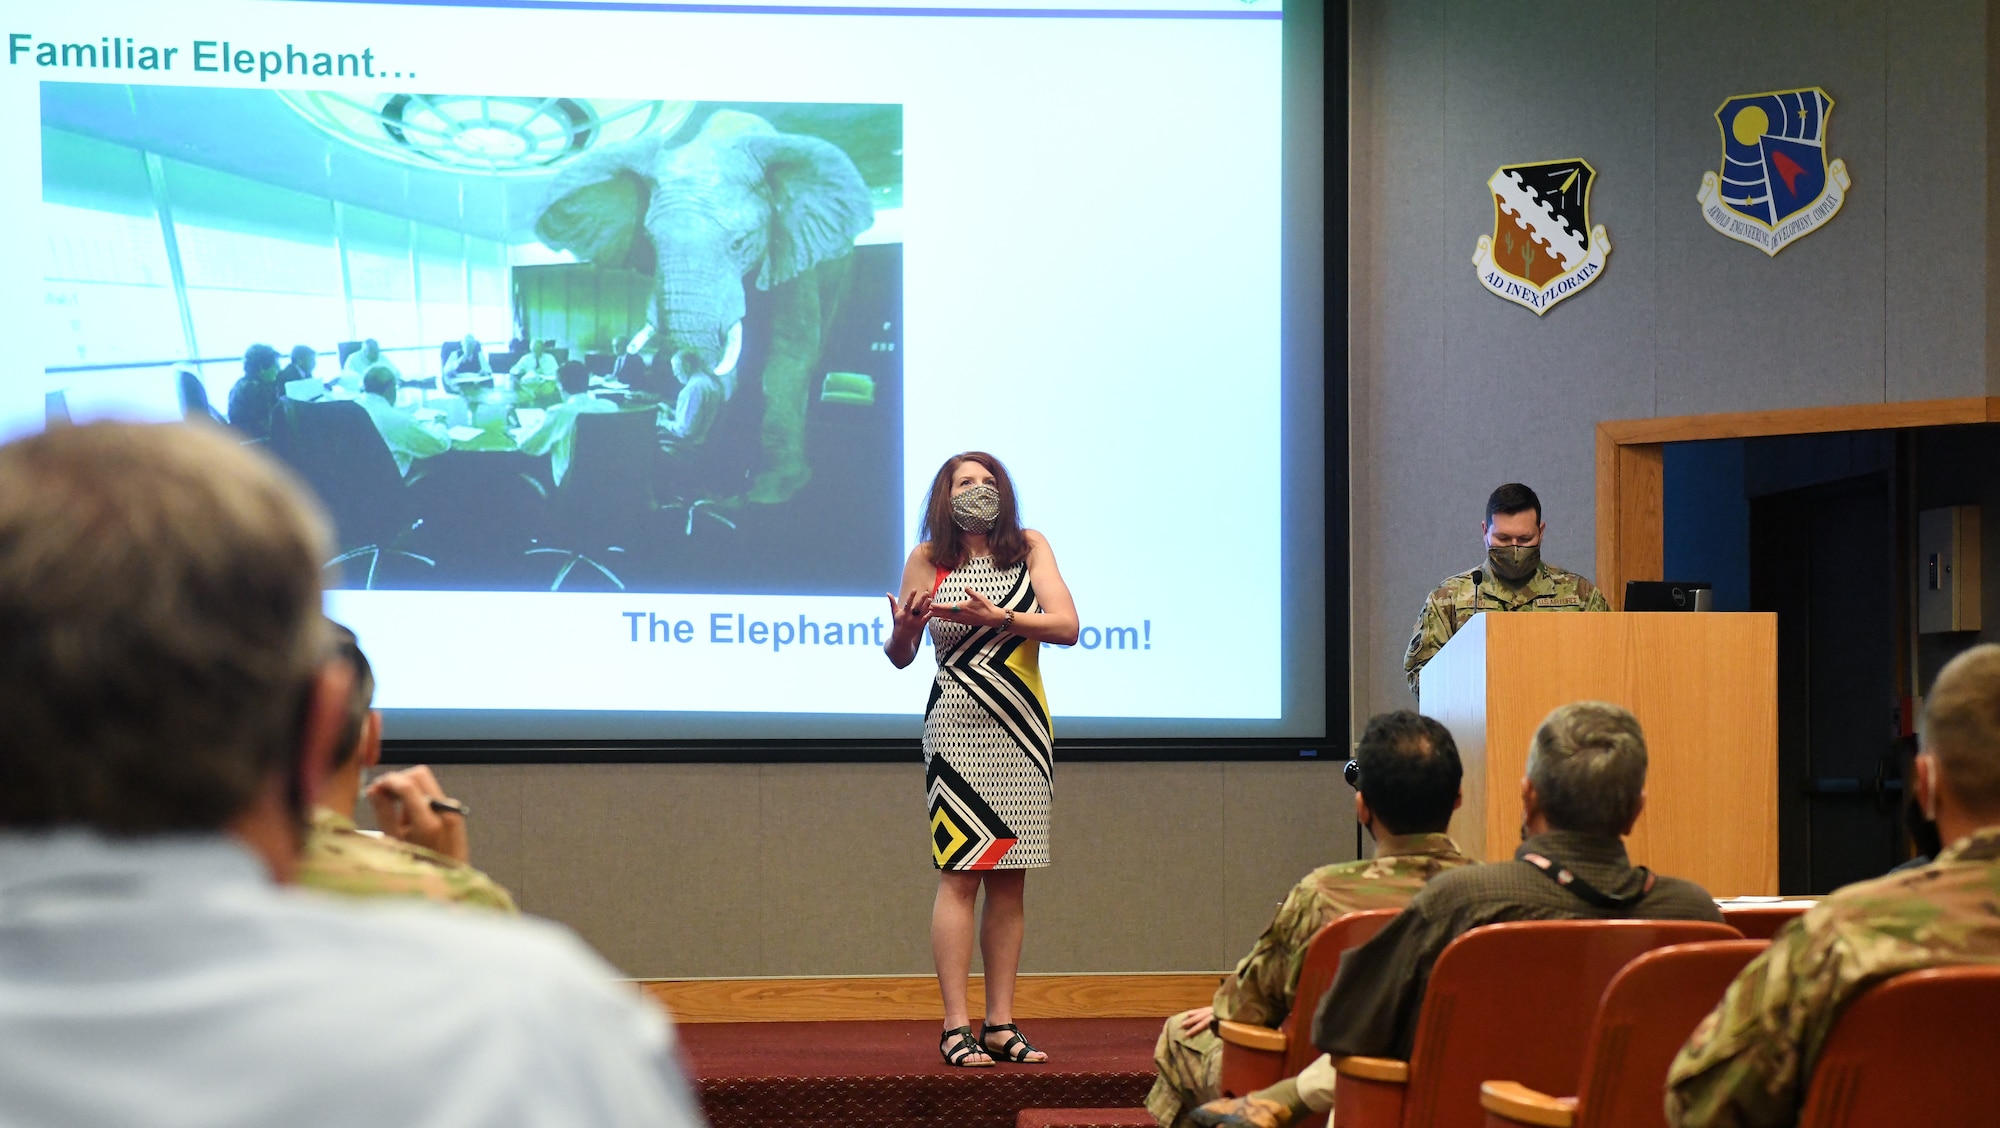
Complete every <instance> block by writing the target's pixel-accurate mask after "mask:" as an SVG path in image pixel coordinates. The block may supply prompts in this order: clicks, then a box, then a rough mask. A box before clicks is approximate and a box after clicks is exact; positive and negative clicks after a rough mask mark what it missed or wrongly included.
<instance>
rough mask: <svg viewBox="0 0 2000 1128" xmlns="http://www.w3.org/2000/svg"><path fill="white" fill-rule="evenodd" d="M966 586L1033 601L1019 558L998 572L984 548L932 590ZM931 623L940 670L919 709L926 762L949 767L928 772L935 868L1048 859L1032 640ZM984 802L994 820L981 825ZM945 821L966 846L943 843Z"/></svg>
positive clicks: (1051, 763)
mask: <svg viewBox="0 0 2000 1128" xmlns="http://www.w3.org/2000/svg"><path fill="white" fill-rule="evenodd" d="M967 591H977V592H978V593H979V594H980V595H981V596H983V597H985V598H986V599H988V600H990V601H992V603H993V604H994V605H995V606H997V607H999V608H1001V609H1003V610H1009V611H1013V612H1015V613H1016V614H1021V613H1032V612H1038V611H1040V610H1041V606H1040V604H1038V603H1037V602H1036V601H1035V592H1034V588H1033V586H1032V585H1031V584H1030V583H1029V582H1028V566H1027V564H1026V563H1021V564H1017V565H1015V566H1014V567H1012V568H1008V569H1006V570H1004V571H1002V570H1000V569H996V568H995V567H994V566H993V560H992V558H991V557H987V556H981V557H976V558H974V559H972V560H969V561H967V562H966V563H965V564H964V565H963V566H961V567H960V568H958V569H957V570H955V571H953V572H951V573H949V574H948V575H946V576H945V577H944V578H943V579H942V580H941V581H940V582H939V584H938V589H937V598H938V601H939V602H941V603H945V604H954V603H959V602H962V601H963V600H964V598H965V594H964V593H965V592H967ZM930 629H931V642H932V645H933V647H934V648H935V649H936V651H937V656H938V672H937V679H936V681H935V683H934V684H933V686H932V689H931V699H930V706H929V708H928V709H927V710H926V711H925V714H924V763H925V765H926V766H927V767H929V766H930V765H932V764H933V763H934V761H937V760H939V759H942V760H943V761H944V767H948V769H949V771H945V770H942V769H934V770H929V771H927V772H926V780H925V782H926V788H927V790H928V791H929V792H930V794H929V795H928V796H927V798H928V799H929V800H930V802H929V807H930V816H931V818H930V823H931V829H932V832H933V833H932V846H933V854H932V860H933V861H934V862H936V863H937V865H938V867H939V868H940V869H1032V868H1039V867H1042V866H1046V865H1048V864H1049V807H1050V803H1051V801H1052V799H1053V798H1054V791H1055V789H1054V776H1055V747H1054V739H1053V732H1052V730H1051V728H1050V726H1049V714H1048V704H1047V702H1046V701H1045V700H1044V699H1043V696H1042V694H1041V691H1040V686H1041V679H1040V673H1039V669H1038V663H1037V659H1038V656H1039V646H1040V644H1039V643H1037V642H1035V641H1034V640H1032V639H1025V638H1022V637H1020V636H1019V635H1015V634H1009V633H1007V632H1004V631H1001V630H998V629H996V628H990V627H972V626H969V625H967V624H964V623H952V622H946V621H945V620H942V619H933V620H931V624H930ZM982 809H983V810H985V811H990V812H991V813H992V815H993V819H992V820H991V821H994V822H997V823H998V824H999V825H998V826H987V825H983V824H985V823H986V822H987V821H988V820H985V819H983V818H980V817H979V812H980V811H981V810H982ZM941 813H942V814H943V816H944V818H943V819H942V820H940V814H941ZM943 824H949V825H950V827H955V828H956V829H957V831H958V832H959V833H960V834H961V835H963V837H965V838H966V839H967V841H968V845H967V846H964V847H961V848H958V849H954V850H950V851H948V852H947V851H945V850H944V849H943V847H945V846H947V845H949V844H951V843H952V841H953V837H954V836H953V835H952V834H951V832H950V830H949V829H948V828H947V827H946V826H945V825H943ZM981 830H985V831H989V832H991V834H992V837H991V838H989V839H988V847H987V848H986V849H983V850H982V849H978V848H975V847H973V846H972V845H970V843H971V842H972V840H974V839H976V838H978V837H979V836H980V835H979V831H981ZM1007 837H1012V838H1013V839H1014V842H1013V844H1012V846H1011V847H1010V848H1008V849H1006V850H1005V851H1004V852H1000V853H998V854H997V856H996V854H995V850H994V849H993V847H994V846H995V845H997V843H998V842H999V841H1001V840H1004V839H1005V838H1007Z"/></svg>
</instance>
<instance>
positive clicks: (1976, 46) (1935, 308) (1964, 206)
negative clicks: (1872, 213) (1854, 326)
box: [1883, 0, 1991, 400]
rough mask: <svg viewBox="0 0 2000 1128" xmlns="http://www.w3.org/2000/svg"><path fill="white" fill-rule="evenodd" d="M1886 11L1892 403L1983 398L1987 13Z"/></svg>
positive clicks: (1922, 8)
mask: <svg viewBox="0 0 2000 1128" xmlns="http://www.w3.org/2000/svg"><path fill="white" fill-rule="evenodd" d="M1888 7H1889V26H1888V36H1889V44H1888V59H1889V63H1888V120H1889V124H1890V130H1889V133H1888V137H1887V145H1886V153H1885V159H1884V162H1883V163H1884V167H1885V168H1886V169H1887V170H1888V172H1889V183H1888V186H1887V189H1886V191H1885V192H1884V200H1885V201H1886V203H1887V206H1888V224H1887V236H1888V238H1887V255H1888V264H1887V265H1888V289H1887V300H1888V325H1887V343H1886V351H1887V356H1886V361H1887V370H1888V371H1887V380H1888V393H1887V397H1886V398H1888V399H1890V400H1925V399H1943V398H1948V397H1953V396H1972V395H1984V394H1986V391H1985V389H1986V379H1987V378H1986V360H1987V345H1986V326H1985V321H1986V314H1985V305H1986V288H1985V287H1984V286H1981V285H1967V284H1966V280H1967V279H1973V278H1983V277H1985V271H1986V245H1987V241H1988V239H1989V238H1990V234H1989V228H1988V220H1987V215H1986V209H1987V197H1988V195H1989V192H1988V189H1987V184H1986V150H1987V147H1988V146H1987V145H1986V144H1985V143H1984V138H1983V136H1982V135H1983V134H1988V135H1990V133H1991V126H1990V125H1988V124H1985V123H1982V122H1981V121H1980V117H1981V116H1982V110H1983V108H1984V107H1985V105H1986V104H1987V101H1986V75H1985V63H1986V39H1987V35H1988V34H1989V30H1990V29H1989V25H1988V18H1987V13H1986V4H1985V2H1984V0H1894V2H1892V3H1890V4H1889V6H1888Z"/></svg>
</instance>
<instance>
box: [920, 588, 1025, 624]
mask: <svg viewBox="0 0 2000 1128" xmlns="http://www.w3.org/2000/svg"><path fill="white" fill-rule="evenodd" d="M931 618H933V619H943V620H944V621H945V622H947V623H964V624H965V625H966V626H969V627H997V626H999V625H1000V624H1002V623H1005V622H1006V621H1007V613H1006V612H1005V611H1002V610H1001V609H1000V608H998V607H995V606H994V605H993V602H992V601H991V600H989V599H987V598H986V597H985V596H983V595H981V594H979V593H978V592H976V591H972V590H970V589H968V590H967V591H966V593H965V602H964V603H954V604H952V605H950V606H948V607H947V606H943V605H937V604H934V605H932V607H931Z"/></svg>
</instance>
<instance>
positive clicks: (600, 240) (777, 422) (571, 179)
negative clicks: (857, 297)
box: [535, 110, 875, 505]
mask: <svg viewBox="0 0 2000 1128" xmlns="http://www.w3.org/2000/svg"><path fill="white" fill-rule="evenodd" d="M874 221H875V212H874V207H873V205H872V204H871V202H870V199H869V194H868V187H867V185H866V184H865V183H864V182H863V180H862V178H861V174H860V172H859V171H857V170H856V168H855V166H854V162H853V161H852V160H851V159H849V157H848V155H847V154H846V153H845V152H843V151H842V150H841V149H840V148H839V147H838V146H836V145H834V144H832V143H830V142H828V141H824V140H822V139H820V138H817V137H811V136H807V135H804V134H797V133H781V132H779V131H778V130H776V129H774V128H773V127H772V126H771V124H770V123H769V122H767V121H765V120H764V119H763V118H760V117H758V116H756V115H754V114H750V113H745V112H742V111H740V110H718V111H717V112H716V113H715V114H713V115H712V116H711V117H710V118H709V119H708V120H707V122H705V123H704V124H703V125H702V127H701V130H700V132H699V133H697V134H696V135H695V136H694V137H693V138H692V139H690V140H689V141H687V142H686V143H685V144H680V145H673V144H670V143H669V138H668V137H665V136H661V137H649V138H640V139H638V140H635V141H627V142H621V143H617V144H612V145H606V146H604V147H603V148H602V149H599V150H597V151H595V152H591V153H586V154H585V155H584V156H582V157H580V158H579V159H578V160H577V161H576V162H575V163H573V164H572V165H570V166H569V167H568V168H566V169H565V170H564V171H563V172H562V173H561V174H560V175H558V176H557V177H556V178H555V180H554V181H553V182H552V183H551V184H550V188H549V193H548V196H547V202H546V203H545V204H544V205H543V207H542V209H541V211H540V213H539V214H538V216H537V217H536V220H535V234H536V236H537V237H538V238H540V239H541V241H542V242H543V243H545V244H546V245H548V246H550V247H552V248H554V249H556V250H566V251H569V252H571V253H572V254H574V255H576V256H577V258H579V259H582V260H584V261H587V262H591V263H596V264H599V265H602V266H612V267H629V268H633V269H638V270H641V271H645V272H649V273H651V274H652V276H653V287H654V289H653V324H654V326H655V327H656V330H657V332H658V334H659V337H658V338H657V339H658V340H659V349H660V351H659V354H658V356H659V360H657V361H656V362H655V366H656V367H660V366H663V365H665V364H668V363H671V365H672V367H673V371H674V373H675V375H676V376H678V377H679V378H680V379H682V380H683V381H687V380H694V379H697V378H699V377H701V376H703V375H707V376H710V377H729V376H730V375H731V373H732V372H733V369H734V367H735V364H736V361H737V356H738V353H739V351H740V349H741V342H742V332H743V324H742V323H743V316H744V308H745V303H744V294H745V290H744V288H745V286H748V285H755V286H756V287H757V288H758V289H759V290H765V291H769V292H770V294H771V301H770V308H771V309H772V311H773V312H772V326H771V345H770V350H769V356H768V358H767V359H766V362H765V364H764V367H763V371H762V373H761V381H762V387H763V393H764V418H763V425H762V451H761V452H760V457H759V461H758V465H757V470H756V474H755V477H754V478H753V480H752V482H751V485H750V489H749V492H748V494H747V495H746V498H747V500H749V501H751V502H756V503H760V504H767V505H769V504H776V503H778V502H782V501H785V500H786V499H788V498H790V497H791V496H792V495H793V494H795V493H797V492H798V490H799V489H800V488H801V487H803V486H804V485H805V484H806V481H807V480H808V479H809V478H811V477H812V470H811V468H810V466H809V465H808V464H807V462H806V457H805V420H806V403H807V397H808V392H809V385H810V381H811V377H812V375H813V372H814V371H815V369H816V367H817V364H818V361H819V357H820V352H821V348H822V341H823V339H824V337H825V335H826V333H827V331H828V328H829V327H830V326H831V324H832V320H833V315H834V312H835V306H836V305H837V303H838V300H839V296H840V294H841V291H842V287H843V284H844V282H845V279H846V276H847V272H848V267H849V266H850V265H851V260H850V259H849V257H848V256H849V254H850V252H852V251H853V249H854V239H855V237H856V236H858V235H860V234H861V233H862V232H863V231H866V230H867V229H868V228H869V227H870V226H871V225H872V224H873V223H874ZM719 383H720V386H721V387H723V388H726V389H727V388H733V387H734V385H735V381H734V380H733V379H727V380H720V381H719ZM721 410H722V411H728V410H730V406H729V405H727V404H723V405H722V407H721Z"/></svg>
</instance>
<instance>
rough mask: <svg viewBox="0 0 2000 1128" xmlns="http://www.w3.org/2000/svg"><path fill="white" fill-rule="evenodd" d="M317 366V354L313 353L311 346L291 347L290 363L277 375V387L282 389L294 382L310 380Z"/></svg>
mask: <svg viewBox="0 0 2000 1128" xmlns="http://www.w3.org/2000/svg"><path fill="white" fill-rule="evenodd" d="M318 364H319V353H317V352H314V351H313V348H312V346H311V345H293V346H292V362H291V363H290V364H287V365H286V366H285V369H284V371H282V372H280V373H278V386H279V387H280V388H282V387H284V386H285V385H287V384H289V383H291V382H292V381H294V380H310V379H312V374H313V369H314V368H315V367H317V366H318Z"/></svg>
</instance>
